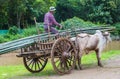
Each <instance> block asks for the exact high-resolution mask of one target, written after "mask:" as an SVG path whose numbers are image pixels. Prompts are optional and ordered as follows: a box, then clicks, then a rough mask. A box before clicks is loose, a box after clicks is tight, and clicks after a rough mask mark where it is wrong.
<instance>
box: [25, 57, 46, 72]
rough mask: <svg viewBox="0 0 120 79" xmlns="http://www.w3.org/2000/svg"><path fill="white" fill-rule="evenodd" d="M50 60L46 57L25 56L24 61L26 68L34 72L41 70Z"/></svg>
mask: <svg viewBox="0 0 120 79" xmlns="http://www.w3.org/2000/svg"><path fill="white" fill-rule="evenodd" d="M47 61H48V58H45V57H34V58H33V57H31V56H27V57H23V62H24V65H25V67H26V69H27V70H28V71H30V72H32V73H37V72H40V71H42V70H43V69H44V67H45V66H46V64H47Z"/></svg>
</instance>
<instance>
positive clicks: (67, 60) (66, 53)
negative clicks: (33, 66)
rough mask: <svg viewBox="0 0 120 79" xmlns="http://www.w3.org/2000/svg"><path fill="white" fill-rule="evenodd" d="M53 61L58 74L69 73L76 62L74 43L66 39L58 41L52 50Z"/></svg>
mask: <svg viewBox="0 0 120 79" xmlns="http://www.w3.org/2000/svg"><path fill="white" fill-rule="evenodd" d="M51 61H52V65H53V68H54V70H55V71H56V72H57V73H58V74H65V73H69V72H70V71H71V70H72V69H73V68H74V65H75V61H76V50H75V47H74V45H73V44H72V42H71V41H70V40H68V39H66V38H59V39H57V40H56V41H55V43H54V44H53V47H52V50H51Z"/></svg>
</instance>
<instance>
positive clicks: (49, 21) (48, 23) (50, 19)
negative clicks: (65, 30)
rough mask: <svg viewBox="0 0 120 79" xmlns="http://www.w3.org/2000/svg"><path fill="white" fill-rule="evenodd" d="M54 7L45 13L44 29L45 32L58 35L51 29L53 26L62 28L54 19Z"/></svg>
mask: <svg viewBox="0 0 120 79" xmlns="http://www.w3.org/2000/svg"><path fill="white" fill-rule="evenodd" d="M55 10H56V9H55V7H53V6H52V7H50V8H49V12H47V13H46V14H45V16H44V29H45V32H47V33H48V32H52V33H53V34H56V33H58V31H57V30H56V29H55V28H54V27H53V25H56V26H59V27H60V28H62V26H61V25H60V24H59V23H58V22H57V21H56V20H55V18H54V15H53V14H54V11H55Z"/></svg>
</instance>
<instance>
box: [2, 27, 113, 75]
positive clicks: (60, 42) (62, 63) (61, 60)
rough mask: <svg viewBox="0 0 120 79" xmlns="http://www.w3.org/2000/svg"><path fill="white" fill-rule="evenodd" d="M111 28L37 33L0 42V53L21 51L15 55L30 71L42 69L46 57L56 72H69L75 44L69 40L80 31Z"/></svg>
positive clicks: (71, 67) (74, 53)
mask: <svg viewBox="0 0 120 79" xmlns="http://www.w3.org/2000/svg"><path fill="white" fill-rule="evenodd" d="M112 29H113V28H107V27H104V28H103V27H99V28H86V29H85V28H79V29H74V30H73V29H72V30H67V31H62V32H60V33H59V34H50V35H49V34H47V33H44V34H39V35H34V36H30V37H26V38H22V39H18V40H15V41H11V42H7V43H3V44H0V54H4V53H8V52H10V51H14V50H17V49H21V52H20V53H19V54H18V55H17V57H23V63H24V65H25V67H26V69H27V70H28V71H30V72H32V73H37V72H40V71H42V70H43V69H44V68H45V66H46V64H47V62H48V58H51V63H52V66H53V68H54V70H55V71H56V72H57V73H58V74H66V73H70V71H71V70H72V69H73V68H74V66H75V62H76V55H77V52H76V48H75V44H74V43H73V42H72V41H71V40H70V38H71V37H75V36H76V34H79V33H81V32H88V33H94V32H95V30H112Z"/></svg>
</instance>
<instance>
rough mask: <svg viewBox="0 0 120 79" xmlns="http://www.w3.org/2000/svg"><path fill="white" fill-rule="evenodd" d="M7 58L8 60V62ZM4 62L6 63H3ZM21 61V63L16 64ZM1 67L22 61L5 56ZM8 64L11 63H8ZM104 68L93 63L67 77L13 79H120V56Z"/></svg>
mask: <svg viewBox="0 0 120 79" xmlns="http://www.w3.org/2000/svg"><path fill="white" fill-rule="evenodd" d="M6 58H7V60H6ZM3 60H4V62H3ZM16 60H17V61H19V62H16ZM0 62H1V63H0V65H9V64H12V63H16V64H20V63H22V61H21V59H18V58H17V57H15V54H13V53H10V54H5V55H2V56H1V57H0ZM6 62H10V63H7V64H6ZM103 64H104V67H103V68H101V67H98V66H97V65H96V63H92V64H91V65H90V66H89V67H87V66H88V65H83V70H73V71H72V72H71V73H70V74H65V75H62V76H60V75H51V76H42V77H36V76H33V77H31V76H29V77H26V76H19V77H17V78H12V79H120V56H117V57H114V58H112V59H109V60H106V61H104V62H103Z"/></svg>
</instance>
